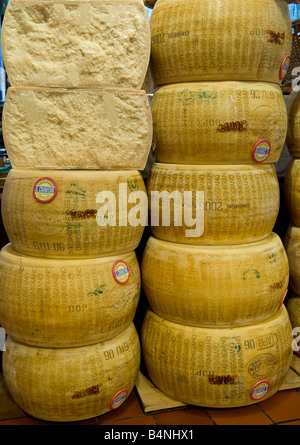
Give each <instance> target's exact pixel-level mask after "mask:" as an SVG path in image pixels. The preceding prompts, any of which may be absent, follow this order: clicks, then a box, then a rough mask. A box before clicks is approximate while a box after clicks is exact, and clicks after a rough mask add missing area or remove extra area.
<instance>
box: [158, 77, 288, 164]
mask: <svg viewBox="0 0 300 445" xmlns="http://www.w3.org/2000/svg"><path fill="white" fill-rule="evenodd" d="M152 113H153V128H154V134H153V136H154V141H155V158H156V161H157V162H168V163H173V164H226V163H228V164H240V163H250V164H252V163H262V162H263V163H274V162H277V161H278V159H279V157H280V154H281V152H282V149H283V147H284V143H285V138H286V133H287V111H286V105H285V101H284V98H283V94H282V92H281V89H280V87H279V85H275V84H270V83H264V82H232V81H228V82H225V81H224V82H188V83H177V84H171V85H165V86H162V87H160V88H158V89H157V90H156V91H155V93H154V96H153V100H152ZM262 140H263V141H266V143H265V147H264V149H265V153H264V154H260V153H258V151H259V148H260V147H259V145H258V146H257V144H259V142H260V141H262ZM261 145H262V144H261ZM256 146H257V149H256V148H255V147H256Z"/></svg>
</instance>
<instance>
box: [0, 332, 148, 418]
mask: <svg viewBox="0 0 300 445" xmlns="http://www.w3.org/2000/svg"><path fill="white" fill-rule="evenodd" d="M5 348H6V350H5V351H4V353H3V375H4V379H5V383H6V385H7V387H8V390H9V392H10V394H11V396H12V398H13V400H14V401H15V403H16V404H17V405H18V406H19V407H20V408H21V409H22V410H23V411H25V412H26V413H27V414H29V415H31V416H33V417H36V418H38V419H43V420H47V421H54V422H71V421H78V420H83V419H88V418H91V417H96V416H99V415H101V414H104V413H105V412H108V411H111V410H114V409H117V408H118V407H119V406H121V405H122V403H124V402H125V403H126V399H127V397H128V395H129V394H130V393H131V391H132V389H133V387H134V382H135V379H136V376H137V374H138V371H139V366H140V343H139V338H138V335H137V332H136V329H135V327H134V325H133V324H131V325H130V326H129V328H128V329H127V330H126V331H124V332H123V333H122V334H120V335H118V336H117V337H114V338H112V339H111V340H108V341H105V342H101V343H96V344H94V345H90V346H84V347H80V348H62V349H52V348H38V347H34V346H28V345H25V344H22V343H19V342H16V341H15V340H12V339H11V338H9V337H8V339H7V341H6V345H5Z"/></svg>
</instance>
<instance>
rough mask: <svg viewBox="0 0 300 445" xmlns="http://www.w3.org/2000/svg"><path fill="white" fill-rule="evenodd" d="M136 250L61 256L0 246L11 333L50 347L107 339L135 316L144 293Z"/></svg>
mask: <svg viewBox="0 0 300 445" xmlns="http://www.w3.org/2000/svg"><path fill="white" fill-rule="evenodd" d="M140 287H141V280H140V270H139V264H138V262H137V258H136V255H135V252H131V253H129V254H125V255H121V256H111V257H106V258H93V259H80V260H75V259H69V260H59V259H58V260H56V259H44V258H36V257H31V256H27V255H22V254H18V253H17V252H15V251H14V250H13V249H12V248H11V246H10V245H7V246H5V247H3V248H2V250H1V252H0V324H1V326H2V327H3V328H4V329H5V332H6V334H7V335H9V336H10V337H11V338H13V339H15V340H17V341H20V342H22V343H26V344H27V345H32V346H39V347H51V348H67V347H76V346H85V345H88V344H94V343H99V342H102V341H105V340H108V339H110V338H112V337H115V336H116V335H118V334H120V333H121V332H123V331H124V330H125V329H127V328H128V326H129V325H130V323H131V322H132V321H133V318H134V315H135V312H136V308H137V305H138V301H139V295H140Z"/></svg>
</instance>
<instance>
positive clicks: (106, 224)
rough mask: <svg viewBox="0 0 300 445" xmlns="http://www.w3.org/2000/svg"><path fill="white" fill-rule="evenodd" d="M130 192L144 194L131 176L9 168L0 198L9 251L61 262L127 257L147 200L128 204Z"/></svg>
mask: <svg viewBox="0 0 300 445" xmlns="http://www.w3.org/2000/svg"><path fill="white" fill-rule="evenodd" d="M44 178H46V179H44ZM134 191H139V192H142V194H143V195H145V194H146V188H145V184H144V180H143V178H142V175H141V173H139V172H137V171H132V172H130V171H127V172H126V171H117V172H115V171H89V172H87V171H71V170H43V171H41V170H14V169H12V170H10V171H9V173H8V175H7V178H6V180H5V185H4V189H3V194H2V199H1V201H2V202H1V209H2V219H3V224H4V226H5V229H6V233H7V236H8V238H9V240H10V242H11V245H12V248H13V249H15V250H17V251H18V252H21V253H24V254H27V255H33V256H38V257H45V258H48V257H56V258H60V259H62V258H70V257H73V258H83V257H84V258H86V257H99V256H107V255H119V254H122V253H126V252H131V251H133V250H135V249H136V248H137V246H138V245H139V243H140V240H141V237H142V235H143V231H144V227H145V224H146V220H147V211H148V209H147V199H146V200H145V199H144V200H141V201H140V202H138V201H137V204H136V203H135V202H134V201H131V202H129V200H132V199H135V198H136V197H137V196H136V195H131V193H133V192H134ZM127 200H128V202H127ZM136 215H137V216H136ZM135 216H136V218H135ZM138 220H139V221H138ZM135 222H138V223H139V224H137V225H134V223H135Z"/></svg>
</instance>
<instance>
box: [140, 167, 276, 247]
mask: <svg viewBox="0 0 300 445" xmlns="http://www.w3.org/2000/svg"><path fill="white" fill-rule="evenodd" d="M147 188H148V202H149V211H150V218H149V225H150V226H151V230H152V233H153V235H154V236H155V237H157V238H159V239H163V240H165V241H171V242H177V243H184V244H199V245H200V244H202V245H203V244H210V245H225V244H226V245H227V244H242V243H248V242H253V241H258V240H260V239H263V238H265V237H266V236H268V235H269V234H270V233H271V232H272V230H273V227H274V225H275V222H276V219H277V215H278V211H279V203H280V197H279V183H278V178H277V174H276V170H275V167H274V165H270V164H267V165H259V166H256V165H220V166H218V165H210V166H205V165H197V166H196V165H178V164H162V163H154V164H153V165H152V169H151V173H150V177H149V179H148V183H147ZM185 191H187V192H192V198H191V199H189V200H188V198H185V196H184V192H185ZM173 192H175V193H177V192H179V194H178V193H177V195H178V197H176V196H175V194H173V195H172V193H173ZM197 192H198V194H199V200H198V199H197ZM201 192H204V194H203V195H201ZM161 193H164V194H165V195H166V194H167V193H168V194H169V195H168V196H169V197H170V196H171V197H172V196H173V198H174V197H175V199H174V200H172V199H169V200H168V199H159V200H158V199H157V198H158V197H161V196H162V195H161ZM201 196H203V200H201V199H202V198H201ZM180 198H181V199H180ZM152 201H153V202H152ZM174 202H175V203H176V205H175V206H174ZM181 208H182V211H180V209H181ZM174 209H175V212H174ZM192 212H193V215H192V216H193V218H190V214H191V213H192ZM196 212H197V213H198V215H196ZM166 214H167V215H170V223H169V222H168V221H167V219H165V216H164V215H166ZM180 216H181V221H180ZM193 220H194V221H193ZM153 221H154V222H153ZM202 223H203V224H202ZM167 224H168V225H167ZM201 224H202V225H201ZM191 230H192V231H193V232H192V233H191V232H190V231H191Z"/></svg>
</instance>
